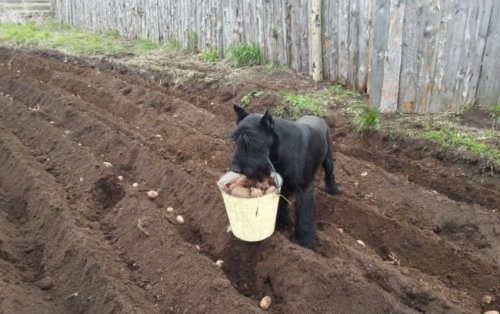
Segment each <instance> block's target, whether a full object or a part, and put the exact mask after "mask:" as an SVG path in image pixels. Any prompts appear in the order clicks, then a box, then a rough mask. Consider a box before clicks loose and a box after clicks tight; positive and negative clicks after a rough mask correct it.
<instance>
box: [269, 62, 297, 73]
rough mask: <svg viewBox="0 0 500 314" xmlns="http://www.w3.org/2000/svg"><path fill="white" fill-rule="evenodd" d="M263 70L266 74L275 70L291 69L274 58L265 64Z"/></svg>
mask: <svg viewBox="0 0 500 314" xmlns="http://www.w3.org/2000/svg"><path fill="white" fill-rule="evenodd" d="M264 70H265V71H266V72H267V73H268V74H273V73H277V72H287V73H292V70H290V68H289V67H287V66H286V65H282V64H280V63H279V61H278V60H274V61H273V62H270V63H268V64H266V65H265V67H264Z"/></svg>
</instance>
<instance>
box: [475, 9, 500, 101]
mask: <svg viewBox="0 0 500 314" xmlns="http://www.w3.org/2000/svg"><path fill="white" fill-rule="evenodd" d="M499 51H500V3H499V2H498V1H495V2H494V4H493V10H492V12H491V16H490V23H489V26H488V34H487V40H486V45H485V49H484V57H483V66H482V68H481V74H480V78H479V86H478V89H477V95H476V99H477V102H478V103H479V104H480V105H484V104H500V88H499V83H498V82H500V62H498V52H499Z"/></svg>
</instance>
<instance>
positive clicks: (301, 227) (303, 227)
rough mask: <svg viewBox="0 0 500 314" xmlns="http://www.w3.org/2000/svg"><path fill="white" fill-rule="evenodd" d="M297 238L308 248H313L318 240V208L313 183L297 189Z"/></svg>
mask: <svg viewBox="0 0 500 314" xmlns="http://www.w3.org/2000/svg"><path fill="white" fill-rule="evenodd" d="M295 238H296V240H297V241H298V242H299V244H300V245H302V246H304V247H307V248H312V247H313V246H314V243H315V241H316V208H315V205H314V187H313V185H312V184H309V185H308V186H307V187H306V188H304V189H299V190H298V191H297V223H296V226H295Z"/></svg>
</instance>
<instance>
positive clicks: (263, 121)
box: [260, 110, 274, 130]
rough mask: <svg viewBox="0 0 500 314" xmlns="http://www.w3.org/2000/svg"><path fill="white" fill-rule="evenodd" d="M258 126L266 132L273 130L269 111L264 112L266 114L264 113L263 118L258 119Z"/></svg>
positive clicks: (272, 121) (272, 120)
mask: <svg viewBox="0 0 500 314" xmlns="http://www.w3.org/2000/svg"><path fill="white" fill-rule="evenodd" d="M260 125H261V126H262V127H263V128H264V129H266V130H272V129H273V128H274V119H273V116H271V114H270V113H269V110H266V113H264V116H263V117H262V119H260Z"/></svg>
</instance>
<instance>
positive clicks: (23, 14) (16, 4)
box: [0, 0, 53, 23]
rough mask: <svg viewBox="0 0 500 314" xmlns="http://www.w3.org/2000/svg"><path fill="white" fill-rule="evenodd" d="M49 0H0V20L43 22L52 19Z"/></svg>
mask: <svg viewBox="0 0 500 314" xmlns="http://www.w3.org/2000/svg"><path fill="white" fill-rule="evenodd" d="M50 2H51V0H0V22H11V23H25V22H28V21H36V22H43V21H46V20H47V19H52V18H53V16H52V10H51V7H50Z"/></svg>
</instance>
